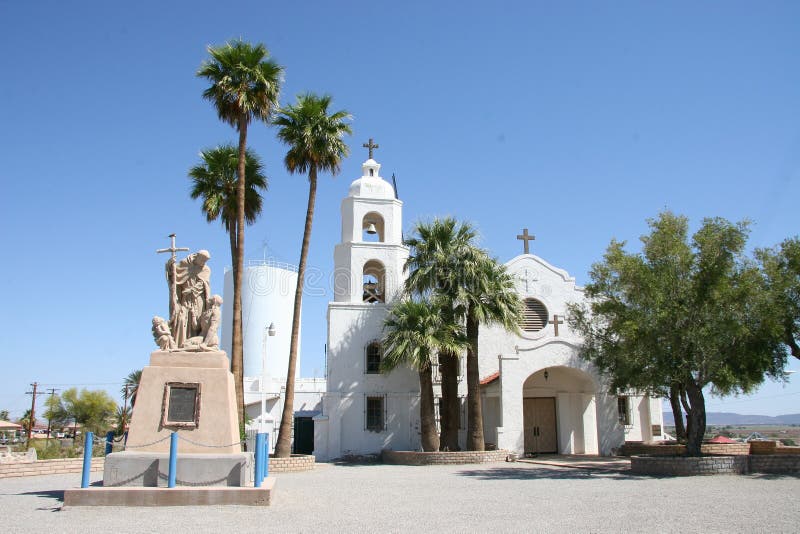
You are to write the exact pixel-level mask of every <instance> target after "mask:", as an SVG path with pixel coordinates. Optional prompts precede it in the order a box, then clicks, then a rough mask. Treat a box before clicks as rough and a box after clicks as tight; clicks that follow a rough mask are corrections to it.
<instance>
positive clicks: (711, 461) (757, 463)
mask: <svg viewBox="0 0 800 534" xmlns="http://www.w3.org/2000/svg"><path fill="white" fill-rule="evenodd" d="M631 472H632V473H634V474H637V475H654V476H693V475H747V474H750V473H767V474H777V475H798V474H800V454H785V453H784V454H751V455H749V456H741V455H738V456H631Z"/></svg>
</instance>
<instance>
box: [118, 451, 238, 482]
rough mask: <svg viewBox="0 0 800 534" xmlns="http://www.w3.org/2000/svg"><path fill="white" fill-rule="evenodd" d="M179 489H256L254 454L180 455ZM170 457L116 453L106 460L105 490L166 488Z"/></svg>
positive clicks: (151, 454) (178, 464)
mask: <svg viewBox="0 0 800 534" xmlns="http://www.w3.org/2000/svg"><path fill="white" fill-rule="evenodd" d="M177 462H178V463H177V471H176V484H177V485H178V486H191V487H198V486H204V487H206V486H215V487H217V486H229V487H246V486H252V485H253V453H252V452H240V453H235V454H230V453H229V454H193V453H180V454H178V460H177ZM168 478H169V454H168V453H159V452H133V451H124V452H115V453H112V454H109V455H108V456H106V460H105V466H104V468H103V487H104V488H113V487H149V488H153V487H166V486H167V482H168Z"/></svg>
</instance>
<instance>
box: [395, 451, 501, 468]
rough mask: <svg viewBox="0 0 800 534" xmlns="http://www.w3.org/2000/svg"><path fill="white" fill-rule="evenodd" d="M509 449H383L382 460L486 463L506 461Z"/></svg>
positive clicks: (426, 463)
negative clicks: (436, 450) (434, 450)
mask: <svg viewBox="0 0 800 534" xmlns="http://www.w3.org/2000/svg"><path fill="white" fill-rule="evenodd" d="M507 456H508V451H506V450H502V449H501V450H497V451H452V452H451V451H439V452H417V451H393V450H389V449H384V450H382V451H381V461H383V463H385V464H390V465H446V464H485V463H490V462H504V461H505V460H506V457H507Z"/></svg>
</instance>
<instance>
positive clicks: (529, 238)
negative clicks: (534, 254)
mask: <svg viewBox="0 0 800 534" xmlns="http://www.w3.org/2000/svg"><path fill="white" fill-rule="evenodd" d="M517 239H519V240H520V241H522V242H524V244H525V249H524V250H525V254H530V253H531V252H530V248H529V246H528V241H533V240H535V239H536V236H533V235H528V229H527V228H523V229H522V233H521V234H520V235H518V236H517Z"/></svg>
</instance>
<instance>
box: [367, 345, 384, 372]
mask: <svg viewBox="0 0 800 534" xmlns="http://www.w3.org/2000/svg"><path fill="white" fill-rule="evenodd" d="M381 352H382V349H381V344H380V343H378V342H374V343H370V344H369V345H367V365H366V370H367V374H370V375H374V374H379V373H380V372H381Z"/></svg>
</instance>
